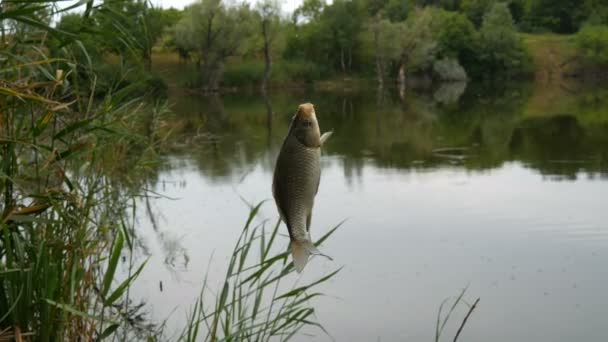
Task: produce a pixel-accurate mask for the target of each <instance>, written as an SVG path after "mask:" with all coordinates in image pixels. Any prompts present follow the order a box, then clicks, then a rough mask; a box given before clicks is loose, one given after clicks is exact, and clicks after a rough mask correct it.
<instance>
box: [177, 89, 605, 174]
mask: <svg viewBox="0 0 608 342" xmlns="http://www.w3.org/2000/svg"><path fill="white" fill-rule="evenodd" d="M465 90H466V91H465ZM564 92H566V91H564ZM597 92H601V90H598V91H595V92H593V91H592V92H581V94H584V95H580V96H572V94H571V93H568V94H567V95H568V96H564V97H563V98H561V99H560V101H558V102H555V103H546V100H545V99H544V98H543V96H549V97H551V98H553V97H554V96H556V95H555V94H554V93H552V92H549V93H548V94H545V93H543V92H542V91H541V92H540V93H539V90H538V89H533V86H532V85H529V84H524V85H521V84H518V85H517V86H511V87H502V88H492V87H488V86H487V85H470V86H468V88H467V85H466V84H464V83H449V84H445V85H441V86H440V87H439V88H437V89H436V90H435V91H434V92H431V93H426V94H424V93H423V94H421V93H409V94H408V95H407V96H406V98H405V99H404V100H403V101H401V99H400V98H399V97H398V96H397V95H396V94H395V92H394V91H392V92H391V90H390V89H389V90H386V89H383V90H380V91H378V92H376V91H360V92H345V93H328V92H326V93H323V92H312V93H310V92H302V93H289V94H285V93H281V94H275V95H271V96H266V97H258V96H255V95H250V96H246V95H245V96H244V95H240V94H239V95H226V96H222V97H219V96H213V97H205V98H180V99H177V100H178V102H177V103H176V105H175V108H173V110H174V111H175V113H176V123H175V124H174V125H176V126H177V127H178V131H179V132H180V134H182V135H183V136H184V140H182V141H181V142H178V143H177V144H176V146H181V147H184V148H181V149H178V150H181V152H182V153H185V154H188V155H189V156H191V157H192V158H193V159H194V160H196V161H197V163H198V165H199V166H200V169H201V171H204V172H205V173H207V174H209V175H210V176H212V177H215V178H217V180H218V181H221V180H222V179H223V180H224V181H227V182H230V181H231V179H232V178H233V177H235V176H237V175H239V174H242V173H243V172H244V170H246V169H247V168H248V167H249V166H251V165H253V164H255V163H256V162H257V161H258V160H259V159H264V160H266V161H267V163H265V167H267V168H271V167H272V160H273V159H274V154H275V153H276V146H277V144H278V143H279V142H280V140H281V138H282V137H281V135H282V134H283V132H285V130H286V128H287V125H288V124H289V120H290V118H291V115H292V114H291V113H292V112H293V111H294V108H295V106H296V105H297V104H298V103H301V102H305V101H310V102H313V103H315V106H316V108H317V109H318V115H319V118H320V123H321V125H322V127H323V129H327V130H329V129H333V130H334V131H335V135H334V137H333V138H332V143H331V144H328V146H327V149H326V151H325V152H326V153H327V154H328V155H333V156H339V157H340V158H341V159H342V162H343V167H344V169H345V171H344V174H345V175H346V176H347V177H351V175H356V174H357V173H358V172H357V170H356V169H357V168H360V167H361V165H362V163H363V160H365V161H366V162H372V163H373V164H374V165H376V166H378V167H383V168H395V169H404V170H408V169H419V168H423V169H433V168H434V169H436V168H441V167H444V166H453V165H457V166H459V167H463V168H465V169H467V170H479V171H483V170H488V169H493V168H497V167H500V166H501V165H503V164H504V163H505V162H511V161H518V162H522V163H523V164H524V165H526V166H527V167H530V168H532V169H534V170H537V171H538V172H540V173H541V174H543V175H547V176H555V178H559V179H575V178H576V177H577V174H579V173H580V172H583V173H586V174H587V175H589V176H601V177H606V168H607V164H606V157H607V153H608V152H607V151H608V138H607V137H608V118H606V117H605V116H603V115H601V113H600V111H601V110H604V109H605V108H606V106H608V103H607V100H606V98H605V97H602V96H601V95H599V94H597ZM601 94H603V93H601ZM564 99H566V100H564ZM566 110H568V111H567V112H566ZM564 113H567V114H564ZM179 144H182V145H179ZM438 150H443V151H444V152H445V151H450V150H451V151H461V150H463V151H464V150H466V153H465V154H466V158H460V156H459V155H460V154H461V152H457V154H458V155H456V156H452V157H453V158H450V155H447V154H446V153H441V154H438V153H436V151H438Z"/></svg>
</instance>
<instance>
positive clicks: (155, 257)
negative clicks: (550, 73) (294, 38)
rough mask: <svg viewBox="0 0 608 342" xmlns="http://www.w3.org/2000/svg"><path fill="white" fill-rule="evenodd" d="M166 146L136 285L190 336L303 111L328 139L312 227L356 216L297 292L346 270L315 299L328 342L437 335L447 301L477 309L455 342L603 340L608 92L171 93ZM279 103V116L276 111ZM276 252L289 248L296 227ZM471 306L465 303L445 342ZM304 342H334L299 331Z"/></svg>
mask: <svg viewBox="0 0 608 342" xmlns="http://www.w3.org/2000/svg"><path fill="white" fill-rule="evenodd" d="M170 101H171V102H172V103H173V105H172V106H173V107H172V108H173V112H174V114H173V115H170V116H166V117H165V118H163V121H162V122H161V125H164V127H167V130H169V129H171V130H172V132H173V134H174V138H173V140H172V142H171V145H170V146H171V148H170V149H168V150H167V152H166V153H165V154H164V156H163V163H162V166H161V168H160V170H159V171H158V173H157V174H156V175H155V177H154V178H153V179H152V180H150V181H149V188H150V189H151V190H153V191H155V192H157V193H159V194H162V195H164V196H167V198H165V197H158V198H157V197H151V198H149V199H148V200H147V201H142V203H140V204H139V209H140V210H139V215H138V221H137V235H138V240H139V246H140V248H139V251H140V252H139V254H138V256H137V259H138V260H140V261H143V260H144V259H145V258H147V257H149V258H150V259H149V261H148V264H147V266H146V268H145V270H144V272H143V273H142V275H141V276H140V279H139V280H138V281H137V282H136V283H135V286H134V287H133V289H132V291H133V292H134V293H135V296H136V297H137V298H139V299H141V300H143V301H145V302H146V303H147V304H148V306H147V310H148V312H149V314H150V316H151V317H152V318H153V319H154V320H157V321H161V320H163V319H165V318H167V317H169V319H168V325H167V331H168V335H169V336H173V335H171V334H172V333H174V332H175V330H176V329H178V328H179V327H181V326H183V323H184V322H183V320H184V318H185V315H186V312H187V310H188V309H189V308H191V307H192V306H193V305H194V301H195V299H196V297H197V296H198V295H199V292H200V290H201V286H202V282H203V279H204V277H205V275H206V274H208V277H209V283H210V285H211V286H212V288H215V289H218V288H220V287H219V285H221V283H220V282H221V280H222V279H223V275H224V272H225V269H226V267H227V262H228V258H229V255H230V252H231V251H232V247H233V245H234V243H235V239H236V238H237V237H238V235H239V233H240V230H241V229H242V227H243V225H244V222H245V220H246V219H247V216H248V213H249V207H248V204H247V203H250V204H257V203H258V202H260V201H262V200H268V199H270V201H268V202H267V203H265V204H264V205H263V206H262V209H261V214H260V218H259V219H258V221H259V220H262V219H264V218H266V219H268V220H269V221H271V222H276V219H277V216H278V214H277V212H276V208H275V206H274V203H273V202H272V200H271V199H272V194H271V182H272V171H273V168H274V162H275V158H276V156H277V153H278V149H279V148H280V144H281V142H282V139H283V137H284V135H285V134H286V132H287V128H288V125H289V122H290V119H291V116H292V115H293V113H294V111H295V110H296V108H297V106H298V104H300V103H304V102H312V103H314V105H315V108H316V112H317V116H318V119H319V123H320V126H321V130H322V131H327V130H333V131H334V134H333V136H332V137H331V139H330V140H329V141H328V143H327V145H326V146H325V147H324V151H323V157H322V177H321V185H320V189H319V193H318V195H317V197H316V202H315V209H314V212H313V221H312V222H313V223H312V228H311V233H312V236H313V238H318V237H320V236H321V235H322V234H323V233H325V232H327V231H329V230H330V229H331V228H332V227H334V226H335V225H336V224H338V223H340V222H341V221H342V220H345V219H346V222H345V223H344V224H343V225H342V226H341V227H340V228H339V229H338V230H337V231H336V233H335V234H334V235H333V236H331V238H330V239H329V240H327V241H326V242H325V243H323V245H322V246H321V248H320V249H321V250H322V251H324V252H325V253H326V254H329V255H331V256H332V257H333V258H334V261H329V260H326V259H323V258H313V259H312V260H311V261H310V262H309V264H308V265H307V267H306V269H305V271H304V273H303V274H302V275H301V276H300V277H296V276H295V274H294V275H293V279H291V280H292V281H293V283H294V284H296V283H297V284H303V283H307V282H309V281H311V280H313V279H316V278H317V277H319V276H321V275H323V274H327V273H329V272H331V271H333V270H335V269H337V268H339V267H343V269H342V270H341V271H340V272H339V273H338V274H337V275H336V276H335V277H334V278H332V279H331V280H330V281H329V282H327V283H325V284H322V285H321V287H320V289H319V290H320V291H322V292H323V293H324V294H325V296H324V297H320V298H316V299H315V300H314V301H313V302H314V306H315V308H316V314H315V315H316V319H317V320H318V321H319V322H320V323H322V324H323V325H324V327H325V328H326V329H327V331H328V332H329V334H330V335H331V336H332V337H333V338H334V339H335V340H336V341H432V340H434V336H435V326H436V320H437V312H438V309H439V306H440V304H441V303H442V301H443V300H444V299H446V298H449V297H454V296H457V295H458V294H459V293H460V291H461V290H462V289H463V288H465V287H467V286H468V289H467V291H466V294H465V296H464V298H465V299H466V301H467V302H468V303H472V302H473V301H474V300H475V299H476V298H480V302H479V304H478V306H477V308H476V309H475V311H474V312H473V313H472V315H471V317H470V318H469V320H468V322H467V325H466V326H465V328H464V330H463V333H462V335H461V337H460V340H461V341H504V342H507V341H535V342H545V341H546V342H549V341H551V342H556V341H575V340H577V341H597V342H599V341H606V340H607V338H608V332H607V331H606V325H607V324H608V316H607V315H606V313H607V310H608V296H606V294H605V292H606V288H607V287H608V272H606V269H605V267H606V265H607V264H608V210H607V209H608V208H607V206H606V202H604V201H605V200H606V198H607V197H608V87H603V86H598V85H588V86H581V85H571V84H551V85H547V84H532V83H524V84H513V85H507V86H501V87H499V86H496V85H494V86H492V85H484V84H469V85H466V84H448V85H443V86H441V87H436V88H434V89H431V90H428V91H408V92H407V94H406V96H405V97H404V98H403V99H401V98H400V97H399V96H398V94H397V93H396V91H394V90H387V91H385V92H378V91H377V90H376V89H373V88H372V89H369V90H365V89H346V90H344V89H338V90H332V91H329V90H326V91H322V90H300V91H283V92H281V91H279V90H275V91H274V92H273V93H272V95H271V96H270V98H268V99H267V100H265V99H264V98H262V97H260V96H258V95H255V94H227V95H224V96H221V97H203V96H189V95H183V94H174V95H172V96H171V97H170ZM268 106H271V108H272V109H271V110H270V111H269V110H268V109H269V107H268ZM281 232H282V234H283V236H280V237H279V241H278V243H279V244H280V245H282V246H284V247H286V246H287V244H288V238H287V237H286V234H287V231H286V229H285V227H284V226H282V227H281ZM466 312H467V307H466V306H464V305H463V306H459V307H458V308H457V310H456V311H455V313H454V314H453V319H450V323H449V324H448V326H447V327H446V331H445V333H444V336H443V338H442V340H445V341H448V340H449V341H451V340H452V338H453V336H454V334H455V332H456V329H457V328H458V325H459V324H460V322H461V321H462V318H463V316H464V315H465V314H466ZM305 332H306V334H308V335H302V336H299V337H297V338H296V339H295V340H297V341H308V340H314V341H329V340H331V338H330V337H328V336H327V335H326V334H324V333H323V332H322V331H319V330H310V329H307V330H306V331H305Z"/></svg>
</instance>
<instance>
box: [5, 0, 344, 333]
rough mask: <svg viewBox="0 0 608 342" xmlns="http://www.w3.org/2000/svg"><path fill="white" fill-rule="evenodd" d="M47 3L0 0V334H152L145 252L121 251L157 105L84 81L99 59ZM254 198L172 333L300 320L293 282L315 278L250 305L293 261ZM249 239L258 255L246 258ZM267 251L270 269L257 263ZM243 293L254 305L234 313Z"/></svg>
mask: <svg viewBox="0 0 608 342" xmlns="http://www.w3.org/2000/svg"><path fill="white" fill-rule="evenodd" d="M55 3H56V1H37V0H36V1H29V2H15V3H14V4H10V5H7V6H4V7H2V9H0V11H1V12H0V25H2V32H1V33H2V35H1V37H0V340H5V339H6V340H12V339H15V340H17V341H19V340H26V341H34V340H35V341H55V340H68V341H75V340H102V339H105V338H113V339H118V340H130V339H145V338H147V339H157V338H159V337H158V336H162V335H161V333H160V332H159V331H158V329H155V328H154V327H153V326H151V325H150V324H147V323H146V322H141V321H140V320H141V319H140V318H138V317H141V316H140V314H139V312H138V309H139V308H141V307H140V306H137V305H133V304H132V300H131V299H130V297H131V294H130V288H131V285H132V284H133V283H134V282H135V281H136V279H137V277H138V275H139V274H140V273H141V272H142V270H143V269H144V267H145V264H146V262H145V261H144V262H143V263H141V264H136V265H133V264H131V262H130V261H131V260H133V258H132V253H133V252H134V248H135V247H134V245H135V241H133V240H134V239H135V235H134V234H133V231H134V222H135V219H134V215H135V214H134V213H135V211H136V210H137V208H136V205H135V203H137V198H138V196H139V195H140V192H141V191H145V190H141V189H142V188H143V187H142V185H143V184H144V183H145V182H146V179H147V177H149V176H150V175H151V174H152V176H153V174H154V173H155V172H156V169H155V166H156V164H157V162H158V158H157V157H158V151H160V150H162V144H163V143H164V142H165V139H166V136H167V135H166V134H165V135H161V134H160V133H158V132H159V131H160V128H159V126H160V125H159V120H160V119H161V117H162V116H163V115H164V114H165V113H166V112H167V107H166V104H162V103H161V104H157V105H154V106H150V105H147V104H145V102H144V100H143V98H142V97H139V96H137V95H140V94H141V87H140V86H139V85H138V84H133V85H132V86H127V87H118V86H109V87H107V90H104V91H103V92H99V91H96V87H97V84H98V79H97V73H96V68H97V67H98V65H94V63H93V62H91V58H88V56H87V51H86V49H84V46H83V45H82V44H80V43H79V42H78V40H77V37H74V35H73V34H70V33H65V32H61V31H59V30H57V29H55V28H53V27H51V26H50V25H49V24H48V22H49V21H48V20H46V19H45V18H48V17H49V14H57V13H59V12H61V10H58V7H56V6H55ZM77 5H83V6H85V5H86V10H85V12H84V14H83V16H88V15H90V14H91V13H92V11H95V10H96V9H98V7H95V6H93V5H94V4H93V1H83V2H79V3H78V4H77ZM100 6H103V5H100ZM106 14H107V13H106ZM51 16H52V15H51ZM112 34H115V33H112ZM49 36H52V37H53V39H56V40H58V41H59V42H61V43H60V44H59V46H62V47H61V49H60V54H59V55H58V56H57V55H53V56H49V55H48V54H49V53H50V52H49V51H50V50H49V49H48V48H47V46H46V43H47V41H48V40H47V39H48V38H49ZM100 39H102V37H100ZM125 41H127V42H128V41H131V40H129V39H125ZM74 49H78V56H79V58H76V57H74V56H75V55H76V54H75V53H74ZM56 52H57V51H55V53H56ZM83 55H84V56H85V57H86V58H82V56H83ZM83 63H84V64H83ZM135 67H137V66H135ZM127 72H128V70H127ZM117 82H120V80H118V81H117ZM107 83H108V80H104V84H105V85H104V87H105V86H106V85H107ZM100 94H103V96H102V97H100ZM150 107H152V108H150ZM257 209H258V208H256V209H254V210H253V211H252V215H251V216H250V218H249V221H248V223H247V226H246V227H245V229H244V231H243V235H242V236H241V238H239V240H238V243H237V246H236V249H235V251H234V254H233V258H232V260H231V263H230V266H229V272H228V275H227V277H226V282H225V285H224V288H223V290H222V293H221V296H220V298H219V299H218V301H217V302H216V303H213V304H212V303H209V306H207V303H206V302H205V305H203V302H202V300H203V297H201V299H200V303H198V306H197V307H196V308H195V310H194V314H193V316H192V320H191V321H190V322H189V324H188V327H187V328H186V330H185V331H187V332H185V334H184V338H185V339H189V340H193V339H194V338H193V337H196V335H197V334H198V329H199V326H200V324H201V322H210V323H209V324H211V326H212V327H213V328H212V330H211V333H209V334H207V335H208V336H212V337H213V338H211V339H212V340H217V338H218V337H219V336H240V337H245V336H252V334H253V333H254V332H256V333H257V334H258V336H261V337H269V336H273V335H275V336H276V335H285V334H287V333H288V332H295V331H297V329H296V328H298V327H300V326H302V325H305V324H313V323H309V322H311V321H310V316H311V315H312V313H313V309H312V308H309V307H308V306H307V305H305V304H304V301H307V300H308V299H311V298H313V297H315V296H317V295H318V294H316V293H315V294H313V295H308V294H305V293H306V292H307V291H306V290H307V289H308V288H309V287H312V286H314V285H315V284H311V285H309V286H308V287H305V288H298V289H295V290H293V291H295V292H288V293H285V294H284V295H282V296H280V295H276V291H277V289H278V287H275V295H274V296H272V297H271V299H270V305H271V307H276V308H280V310H279V311H278V313H277V314H274V313H273V312H277V311H276V310H267V312H268V314H266V315H265V316H264V315H262V313H264V312H266V311H264V309H263V308H264V307H265V306H266V305H267V304H266V303H267V301H268V300H269V299H268V298H265V296H264V293H265V291H266V289H267V288H270V287H271V286H278V284H279V282H280V280H281V279H283V278H285V277H286V276H288V275H289V274H290V273H291V272H292V271H293V266H292V265H290V264H286V261H287V257H288V255H287V253H281V254H279V255H274V256H272V257H271V256H270V255H271V254H270V247H271V246H272V244H273V242H274V241H275V237H276V235H277V229H278V225H277V226H276V227H275V229H274V231H273V232H272V235H271V237H270V239H267V238H266V236H265V234H264V228H263V227H262V228H260V227H250V224H251V220H252V219H253V217H254V216H255V213H257ZM260 229H261V233H260ZM325 238H327V236H326V237H325ZM258 241H259V243H260V245H259V246H260V251H261V255H262V257H261V258H260V260H259V264H258V265H253V266H251V265H250V266H247V265H246V262H250V261H251V255H253V254H251V253H250V251H251V250H252V248H254V244H255V243H256V242H258ZM121 260H126V261H125V262H123V261H121ZM279 262H282V263H283V264H284V265H283V268H282V270H281V272H280V273H278V274H275V273H269V271H270V270H271V269H272V267H271V266H273V265H275V264H278V263H279ZM125 268H126V269H127V272H126V273H127V275H126V276H125V275H124V274H125V272H123V271H122V270H123V269H125ZM334 274H335V273H334ZM331 275H333V274H331ZM331 275H330V276H331ZM328 277H329V276H328ZM328 277H326V278H323V279H321V280H320V281H323V280H325V279H327V278H328ZM251 299H254V306H255V310H254V311H252V315H253V317H251V315H249V316H247V314H246V313H245V310H246V308H247V306H246V305H248V304H247V303H248V301H249V300H251ZM279 300H282V303H281V305H280V306H279ZM293 300H296V302H294V301H293ZM253 312H255V313H253ZM271 313H272V314H271ZM261 327H264V328H263V329H262V328H261ZM161 328H162V327H161ZM188 329H189V330H188ZM259 334H261V335H259ZM249 339H251V338H249Z"/></svg>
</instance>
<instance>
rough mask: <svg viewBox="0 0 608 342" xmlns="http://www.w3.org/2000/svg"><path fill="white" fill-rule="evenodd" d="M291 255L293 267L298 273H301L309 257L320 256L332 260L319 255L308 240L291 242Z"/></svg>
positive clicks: (327, 256) (319, 252)
mask: <svg viewBox="0 0 608 342" xmlns="http://www.w3.org/2000/svg"><path fill="white" fill-rule="evenodd" d="M291 255H292V258H293V266H294V267H295V269H296V271H297V272H298V273H302V271H303V270H304V267H305V266H306V263H307V262H308V257H309V256H310V255H321V256H324V257H326V258H327V259H329V260H333V259H332V258H331V257H330V256H329V255H325V254H323V253H321V251H319V250H318V249H317V247H315V245H314V244H313V243H312V242H311V241H310V240H304V241H291Z"/></svg>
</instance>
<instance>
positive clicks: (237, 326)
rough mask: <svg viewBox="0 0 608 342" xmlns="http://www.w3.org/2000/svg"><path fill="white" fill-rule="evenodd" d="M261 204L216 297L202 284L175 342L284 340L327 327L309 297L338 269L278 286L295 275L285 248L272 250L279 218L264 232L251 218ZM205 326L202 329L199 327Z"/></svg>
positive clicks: (252, 211)
mask: <svg viewBox="0 0 608 342" xmlns="http://www.w3.org/2000/svg"><path fill="white" fill-rule="evenodd" d="M262 204H263V203H260V204H258V205H257V206H256V207H254V208H252V210H251V213H250V215H249V219H248V220H247V223H246V224H245V228H244V229H243V231H242V232H241V236H239V238H238V240H237V242H236V245H235V246H234V249H233V253H232V256H231V258H230V263H229V265H228V270H227V272H226V277H225V279H224V281H223V286H222V288H221V290H220V291H218V293H219V296H215V298H209V294H208V291H207V289H206V287H207V286H208V285H207V284H206V283H205V284H203V287H202V291H201V294H200V296H199V298H198V300H197V302H196V303H195V305H194V307H193V309H192V311H191V313H190V316H189V320H188V322H187V323H188V324H187V325H186V327H185V329H184V330H183V332H182V334H181V336H180V338H179V340H180V341H197V340H198V339H197V338H198V337H199V334H200V335H204V336H205V340H210V341H216V340H217V339H218V338H219V339H222V340H235V341H248V340H251V341H272V340H275V339H276V338H279V339H280V340H282V341H287V340H289V339H291V338H292V337H293V336H294V335H296V334H297V333H298V332H299V331H300V330H301V329H302V328H304V327H306V326H309V327H313V328H318V329H320V330H321V331H322V332H326V331H325V329H324V328H323V326H322V325H321V324H319V323H318V322H316V321H315V319H314V313H315V310H314V308H313V307H311V306H310V304H309V303H310V301H312V300H313V299H314V298H316V297H319V296H322V295H323V294H322V293H320V292H318V291H317V290H316V288H317V287H318V286H319V285H321V284H323V283H325V282H326V281H328V280H330V279H331V278H332V277H333V276H334V275H336V274H337V273H338V272H339V269H338V270H336V271H333V272H331V273H329V274H327V275H325V276H323V277H321V278H319V279H317V280H315V281H313V282H312V283H309V284H307V285H304V286H300V287H297V288H289V287H286V286H285V285H283V283H284V282H285V280H286V278H288V277H289V276H290V275H292V274H294V267H293V263H292V262H288V259H289V254H290V253H289V251H284V250H280V251H277V252H275V250H276V247H275V246H274V245H275V242H276V237H277V236H278V231H279V226H280V223H281V221H280V220H278V221H277V224H275V225H274V229H272V230H271V231H270V232H269V233H266V224H265V223H262V224H261V225H258V226H253V224H252V221H253V219H254V218H255V216H256V215H257V212H258V210H259V208H260V207H261V205H262ZM339 226H340V225H338V226H336V227H334V228H332V229H331V230H330V231H329V232H328V233H326V234H325V235H324V236H323V237H321V238H320V239H319V240H318V241H317V242H316V243H315V244H316V245H319V244H321V243H322V242H323V241H324V240H326V239H327V238H329V237H330V236H331V235H332V234H333V233H334V232H335V231H336V229H338V227H339ZM205 328H206V331H205V332H203V329H205Z"/></svg>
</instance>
